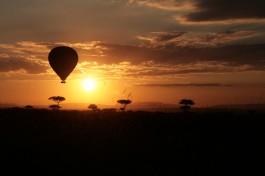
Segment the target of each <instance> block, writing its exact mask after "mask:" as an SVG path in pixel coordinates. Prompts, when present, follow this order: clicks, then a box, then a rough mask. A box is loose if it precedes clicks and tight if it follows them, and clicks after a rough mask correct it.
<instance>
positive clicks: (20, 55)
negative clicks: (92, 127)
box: [0, 0, 265, 106]
mask: <svg viewBox="0 0 265 176" xmlns="http://www.w3.org/2000/svg"><path fill="white" fill-rule="evenodd" d="M264 9H265V1H264V0H233V1H231V0H96V1H95V0H86V1H84V0H74V1H73V0H12V1H8V0H1V1H0V32H1V37H0V79H1V83H0V103H17V104H21V105H24V104H49V103H51V102H49V101H48V98H49V97H50V96H53V95H61V96H65V98H66V100H67V102H68V103H73V102H82V103H86V102H87V103H92V102H95V103H103V104H115V102H116V100H117V99H120V98H127V96H128V95H129V94H130V93H131V92H132V94H131V97H130V98H132V99H133V101H134V102H135V101H157V102H166V103H176V104H177V103H178V101H179V100H180V99H181V98H191V99H194V101H195V103H197V105H198V106H206V105H213V104H224V103H229V104H230V103H233V104H235V103H265V10H264ZM59 45H66V46H70V47H73V48H74V49H76V51H77V52H78V54H79V62H78V65H77V67H76V69H75V70H74V71H73V73H72V74H71V76H70V77H68V79H67V84H66V85H61V84H60V81H59V78H58V76H57V75H55V73H54V72H53V70H52V69H51V68H50V66H49V63H48V53H49V51H50V50H51V49H52V48H53V47H55V46H59ZM87 77H90V78H94V79H96V80H97V88H96V90H95V91H93V92H85V91H83V90H82V86H81V85H80V82H82V79H84V78H87ZM124 90H126V91H125V93H124Z"/></svg>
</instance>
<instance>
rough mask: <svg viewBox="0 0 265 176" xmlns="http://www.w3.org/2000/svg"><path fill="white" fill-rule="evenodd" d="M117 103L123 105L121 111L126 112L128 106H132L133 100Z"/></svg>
mask: <svg viewBox="0 0 265 176" xmlns="http://www.w3.org/2000/svg"><path fill="white" fill-rule="evenodd" d="M117 102H118V103H120V104H121V108H120V110H121V111H123V112H124V111H125V110H126V107H127V105H128V104H130V103H131V102H132V101H131V100H118V101H117Z"/></svg>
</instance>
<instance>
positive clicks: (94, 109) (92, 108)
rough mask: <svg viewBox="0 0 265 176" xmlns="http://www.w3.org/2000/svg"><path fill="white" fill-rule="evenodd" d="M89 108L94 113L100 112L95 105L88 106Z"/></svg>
mask: <svg viewBox="0 0 265 176" xmlns="http://www.w3.org/2000/svg"><path fill="white" fill-rule="evenodd" d="M88 108H89V109H91V110H92V111H98V110H99V109H98V106H97V105H95V104H90V105H89V106H88Z"/></svg>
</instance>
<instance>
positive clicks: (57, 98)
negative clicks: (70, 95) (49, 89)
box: [49, 96, 65, 106]
mask: <svg viewBox="0 0 265 176" xmlns="http://www.w3.org/2000/svg"><path fill="white" fill-rule="evenodd" d="M49 100H52V101H55V102H56V103H57V105H58V106H60V102H61V101H64V100H65V98H64V97H61V96H52V97H50V98H49Z"/></svg>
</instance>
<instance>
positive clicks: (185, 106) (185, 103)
mask: <svg viewBox="0 0 265 176" xmlns="http://www.w3.org/2000/svg"><path fill="white" fill-rule="evenodd" d="M179 104H180V105H182V106H180V109H182V110H183V111H184V112H189V110H190V109H191V106H192V105H194V104H195V103H194V102H193V100H189V99H182V100H180V102H179Z"/></svg>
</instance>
